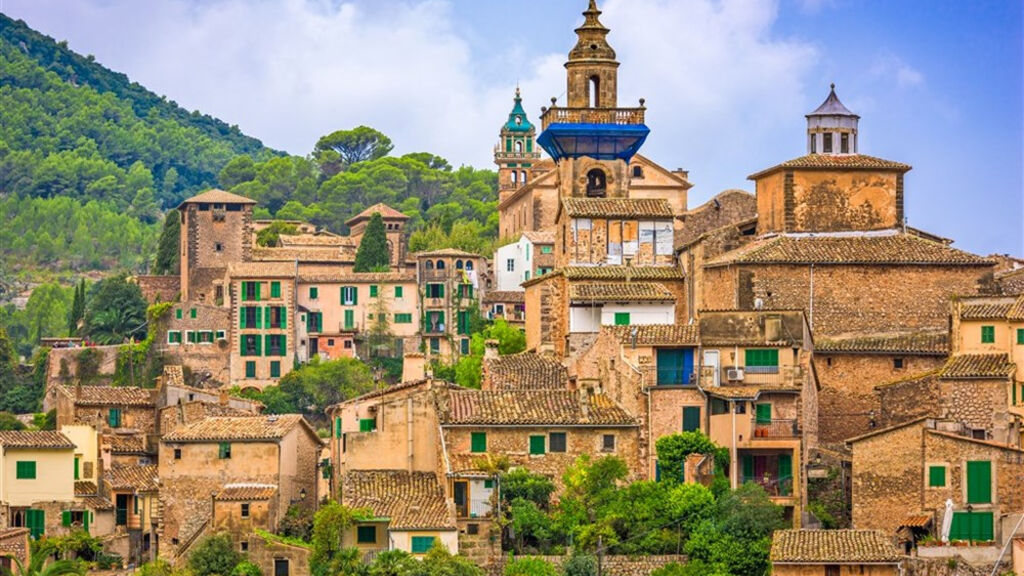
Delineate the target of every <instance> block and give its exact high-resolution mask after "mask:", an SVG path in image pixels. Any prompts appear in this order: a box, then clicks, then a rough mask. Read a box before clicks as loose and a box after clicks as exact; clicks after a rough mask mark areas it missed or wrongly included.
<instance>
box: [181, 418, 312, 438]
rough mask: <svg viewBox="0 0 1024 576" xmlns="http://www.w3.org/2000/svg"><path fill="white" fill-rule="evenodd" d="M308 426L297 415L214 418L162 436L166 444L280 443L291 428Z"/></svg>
mask: <svg viewBox="0 0 1024 576" xmlns="http://www.w3.org/2000/svg"><path fill="white" fill-rule="evenodd" d="M300 425H305V426H306V427H307V428H308V427H309V425H308V424H306V423H305V420H303V418H302V416H300V415H298V414H281V415H275V416H214V417H212V418H206V419H204V420H200V421H198V422H193V423H192V424H187V425H185V426H182V427H180V428H178V429H177V430H175V431H173V432H171V433H170V434H168V435H166V436H164V437H163V440H162V441H163V442H213V441H218V440H236V441H246V440H280V439H281V438H284V436H285V435H286V434H288V433H289V432H290V431H291V430H292V428H294V427H296V426H300Z"/></svg>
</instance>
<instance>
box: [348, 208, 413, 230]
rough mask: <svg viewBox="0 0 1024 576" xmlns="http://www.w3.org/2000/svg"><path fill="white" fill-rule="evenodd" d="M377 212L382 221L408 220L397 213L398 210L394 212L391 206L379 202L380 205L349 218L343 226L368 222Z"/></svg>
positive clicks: (403, 215)
mask: <svg viewBox="0 0 1024 576" xmlns="http://www.w3.org/2000/svg"><path fill="white" fill-rule="evenodd" d="M377 212H379V213H380V216H381V218H384V219H387V220H408V219H409V217H408V216H406V215H405V214H403V213H401V212H399V211H398V210H395V209H394V208H392V207H391V206H388V205H387V204H384V203H383V202H381V203H377V204H374V205H373V206H370V207H369V208H367V209H366V210H363V211H362V212H360V213H359V214H356V215H355V216H353V217H351V218H349V219H348V220H346V221H345V225H346V226H351V225H352V224H355V223H356V222H359V221H360V220H369V219H370V218H372V217H373V215H374V213H377Z"/></svg>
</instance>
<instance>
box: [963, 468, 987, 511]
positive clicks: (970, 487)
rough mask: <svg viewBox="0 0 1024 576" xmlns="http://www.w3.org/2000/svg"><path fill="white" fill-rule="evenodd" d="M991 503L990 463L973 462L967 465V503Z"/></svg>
mask: <svg viewBox="0 0 1024 576" xmlns="http://www.w3.org/2000/svg"><path fill="white" fill-rule="evenodd" d="M990 502H992V462H990V461H988V460H974V461H970V462H968V463H967V503H968V504H988V503H990Z"/></svg>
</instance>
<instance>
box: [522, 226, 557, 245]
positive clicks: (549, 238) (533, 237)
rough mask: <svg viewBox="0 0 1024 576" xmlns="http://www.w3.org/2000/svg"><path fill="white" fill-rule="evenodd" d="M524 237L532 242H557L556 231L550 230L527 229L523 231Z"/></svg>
mask: <svg viewBox="0 0 1024 576" xmlns="http://www.w3.org/2000/svg"><path fill="white" fill-rule="evenodd" d="M523 238H526V239H527V240H529V241H530V242H531V243H532V244H554V243H555V231H554V230H551V229H548V230H526V231H524V232H523Z"/></svg>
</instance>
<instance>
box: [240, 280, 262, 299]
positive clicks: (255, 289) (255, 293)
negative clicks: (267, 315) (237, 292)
mask: <svg viewBox="0 0 1024 576" xmlns="http://www.w3.org/2000/svg"><path fill="white" fill-rule="evenodd" d="M259 299H260V283H259V282H242V300H243V301H246V300H259Z"/></svg>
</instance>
